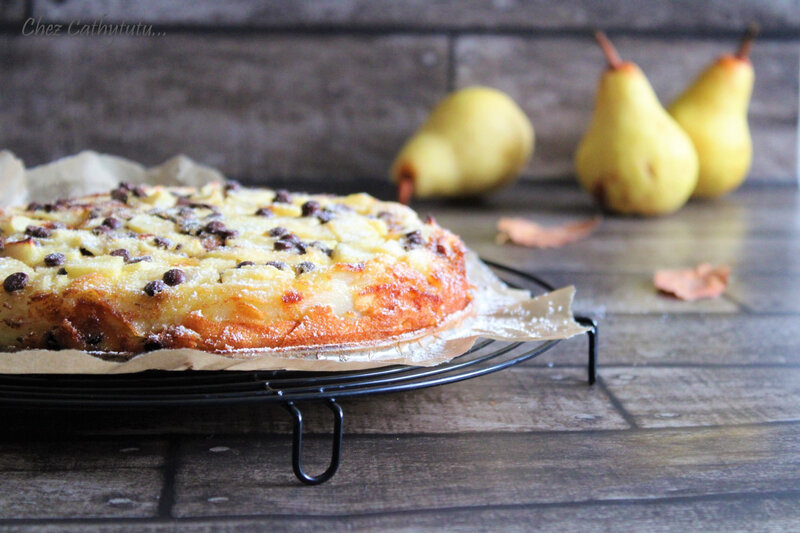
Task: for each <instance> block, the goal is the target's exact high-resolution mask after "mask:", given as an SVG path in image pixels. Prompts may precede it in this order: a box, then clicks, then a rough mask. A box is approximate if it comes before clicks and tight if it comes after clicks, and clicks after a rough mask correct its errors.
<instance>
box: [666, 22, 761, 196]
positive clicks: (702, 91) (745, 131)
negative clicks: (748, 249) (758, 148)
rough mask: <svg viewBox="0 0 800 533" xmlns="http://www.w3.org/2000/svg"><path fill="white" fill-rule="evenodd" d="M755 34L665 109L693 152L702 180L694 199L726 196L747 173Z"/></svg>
mask: <svg viewBox="0 0 800 533" xmlns="http://www.w3.org/2000/svg"><path fill="white" fill-rule="evenodd" d="M755 33H756V28H752V27H751V28H750V29H749V30H748V32H747V33H746V34H745V37H744V39H742V43H741V45H740V46H739V51H738V52H737V53H736V54H735V55H730V54H725V55H723V56H721V57H720V58H719V59H718V60H717V61H716V62H715V63H713V64H712V65H711V66H709V67H708V68H707V69H706V70H705V71H704V72H703V73H702V74H701V75H700V77H698V78H697V80H695V82H694V83H693V84H692V85H691V86H690V87H689V88H688V89H686V91H685V92H684V93H683V94H682V95H681V96H679V97H678V99H677V100H675V102H674V103H673V104H672V105H671V106H670V108H669V113H670V114H671V115H672V116H673V117H674V118H675V120H677V121H678V124H680V125H681V127H683V129H684V130H685V131H686V133H688V134H689V137H691V138H692V141H693V142H694V146H695V148H696V149H697V155H698V157H699V160H700V176H699V178H698V180H697V188H695V190H694V194H693V196H695V197H700V198H713V197H716V196H721V195H723V194H725V193H727V192H730V191H732V190H733V189H735V188H736V187H738V186H739V185H741V183H742V182H743V181H744V179H745V178H746V177H747V172H748V171H749V170H750V161H751V160H752V157H753V143H752V142H751V140H750V128H749V127H748V125H747V107H748V105H749V104H750V95H751V93H752V92H753V77H754V76H753V66H752V65H751V64H750V60H749V59H748V58H747V56H748V54H749V52H750V48H751V46H752V43H753V39H754V38H755Z"/></svg>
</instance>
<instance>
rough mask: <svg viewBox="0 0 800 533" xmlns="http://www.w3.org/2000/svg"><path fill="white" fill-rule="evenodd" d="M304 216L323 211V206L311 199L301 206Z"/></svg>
mask: <svg viewBox="0 0 800 533" xmlns="http://www.w3.org/2000/svg"><path fill="white" fill-rule="evenodd" d="M300 209H301V211H302V213H303V216H304V217H310V216H313V215H316V214H317V213H319V212H320V211H322V206H321V205H319V202H317V201H315V200H309V201H307V202H306V203H304V204H303V205H302V206H301V207H300Z"/></svg>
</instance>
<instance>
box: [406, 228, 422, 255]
mask: <svg viewBox="0 0 800 533" xmlns="http://www.w3.org/2000/svg"><path fill="white" fill-rule="evenodd" d="M405 237H406V244H405V246H404V248H405V249H406V250H410V249H411V248H416V247H418V246H422V245H424V244H425V238H424V237H423V236H422V232H420V231H419V230H415V231H411V232H409V233H406V236H405Z"/></svg>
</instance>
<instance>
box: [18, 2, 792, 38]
mask: <svg viewBox="0 0 800 533" xmlns="http://www.w3.org/2000/svg"><path fill="white" fill-rule="evenodd" d="M798 6H799V4H798V3H797V2H796V1H795V0H790V1H787V2H758V1H757V0H736V1H728V2H726V1H723V0H714V1H712V2H702V3H699V4H698V3H695V2H691V0H679V1H677V2H658V1H656V0H648V1H646V2H638V3H636V4H635V5H631V4H630V3H628V2H625V1H624V0H614V1H612V2H603V3H602V4H600V3H597V2H592V1H591V0H579V1H574V2H570V3H559V2H517V1H509V0H494V1H491V2H489V1H484V0H468V1H454V0H445V1H440V2H433V3H430V2H425V1H424V0H403V1H400V2H396V1H392V0H378V1H370V0H347V1H341V2H314V1H310V0H302V1H293V2H282V1H281V0H268V1H265V2H264V1H257V0H234V1H231V2H227V3H225V4H224V5H223V4H219V3H218V2H213V1H211V0H202V1H199V2H191V3H190V4H188V5H187V4H186V3H183V2H180V1H178V0H168V1H158V0H144V1H138V2H103V3H98V2H92V1H90V0H66V1H54V0H34V13H35V14H36V15H37V16H43V17H45V18H47V19H52V20H69V19H72V18H75V17H100V16H102V15H103V14H107V15H108V17H109V18H110V19H115V20H123V19H124V20H133V19H135V20H145V21H148V22H162V23H166V24H186V25H211V24H225V25H232V26H243V27H253V26H256V27H268V28H274V27H282V26H289V27H295V26H301V27H308V26H312V27H314V26H322V27H330V26H334V27H340V26H343V27H348V28H352V27H357V28H358V27H374V26H379V27H385V26H389V27H393V26H399V27H403V28H423V29H424V28H431V27H433V28H449V29H478V28H485V29H498V28H501V29H594V28H595V27H598V26H599V27H625V28H632V29H662V28H666V29H670V30H675V29H683V30H709V29H713V30H719V29H722V30H734V31H738V30H739V29H740V28H742V27H744V26H746V25H747V24H748V23H749V22H751V21H752V20H757V21H758V22H759V23H761V25H762V26H763V27H764V28H765V29H767V30H771V29H781V30H785V29H788V28H798V27H800V16H798Z"/></svg>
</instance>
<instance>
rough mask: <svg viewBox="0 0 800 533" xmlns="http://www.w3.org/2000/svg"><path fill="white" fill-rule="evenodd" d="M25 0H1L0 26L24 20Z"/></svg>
mask: <svg viewBox="0 0 800 533" xmlns="http://www.w3.org/2000/svg"><path fill="white" fill-rule="evenodd" d="M27 3H28V2H26V0H3V1H2V2H0V24H14V23H19V22H21V21H23V20H24V19H25V14H26V12H27V8H28V6H27Z"/></svg>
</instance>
